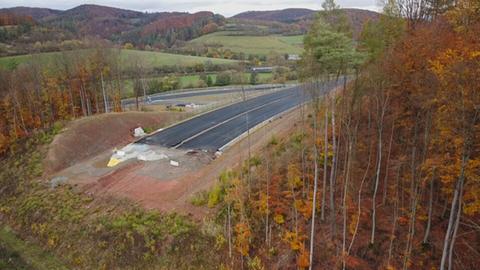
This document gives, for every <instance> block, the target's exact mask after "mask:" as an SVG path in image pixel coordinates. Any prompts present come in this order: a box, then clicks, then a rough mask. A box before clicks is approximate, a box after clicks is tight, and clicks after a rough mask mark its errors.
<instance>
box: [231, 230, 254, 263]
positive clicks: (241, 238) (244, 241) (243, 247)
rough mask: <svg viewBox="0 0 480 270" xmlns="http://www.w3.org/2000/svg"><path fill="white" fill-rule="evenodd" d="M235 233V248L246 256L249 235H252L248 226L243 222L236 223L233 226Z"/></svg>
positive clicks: (248, 246)
mask: <svg viewBox="0 0 480 270" xmlns="http://www.w3.org/2000/svg"><path fill="white" fill-rule="evenodd" d="M235 235H236V239H235V249H236V250H237V251H238V252H239V253H240V254H242V256H247V255H248V252H249V251H250V237H251V236H252V232H251V231H250V228H248V226H247V225H246V224H245V223H238V224H237V225H236V226H235Z"/></svg>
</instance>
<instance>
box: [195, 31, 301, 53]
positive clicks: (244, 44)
mask: <svg viewBox="0 0 480 270" xmlns="http://www.w3.org/2000/svg"><path fill="white" fill-rule="evenodd" d="M231 34H232V33H231V32H227V31H223V32H216V33H212V34H208V35H204V36H201V37H199V38H197V39H194V40H192V41H190V42H189V43H188V45H187V46H192V47H194V46H198V45H204V46H218V45H221V46H222V47H223V48H224V49H230V50H231V51H233V52H239V53H240V52H243V53H246V54H258V55H267V54H269V53H270V52H272V51H273V52H276V53H281V54H285V53H289V54H300V53H301V52H302V50H303V49H302V47H301V45H299V44H298V43H299V42H298V41H299V40H300V37H301V36H293V37H281V36H240V35H231Z"/></svg>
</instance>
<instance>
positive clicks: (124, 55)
mask: <svg viewBox="0 0 480 270" xmlns="http://www.w3.org/2000/svg"><path fill="white" fill-rule="evenodd" d="M88 51H89V50H86V49H83V50H75V51H66V52H48V53H39V54H28V55H18V56H7V57H0V67H2V68H5V69H12V68H14V67H15V66H17V65H19V64H23V63H26V62H29V61H37V62H39V63H42V64H43V65H46V66H53V65H54V64H55V61H56V59H58V58H59V57H61V56H62V54H63V53H65V54H82V53H87V52H88ZM120 60H121V63H122V66H124V67H132V65H133V64H134V61H133V60H141V61H142V62H144V63H145V64H146V65H147V68H154V67H165V66H180V67H187V66H194V65H196V64H205V63H207V62H210V63H212V64H217V65H223V64H227V65H228V64H232V65H233V64H235V63H237V61H235V60H228V59H217V58H208V57H198V56H188V55H180V54H170V53H162V52H150V51H139V50H121V51H120Z"/></svg>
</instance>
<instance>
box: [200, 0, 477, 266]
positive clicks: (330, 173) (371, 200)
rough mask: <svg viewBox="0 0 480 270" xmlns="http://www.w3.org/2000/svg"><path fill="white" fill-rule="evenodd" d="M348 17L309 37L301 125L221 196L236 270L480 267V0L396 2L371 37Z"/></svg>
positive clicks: (226, 183)
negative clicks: (327, 89) (352, 28)
mask: <svg viewBox="0 0 480 270" xmlns="http://www.w3.org/2000/svg"><path fill="white" fill-rule="evenodd" d="M324 7H325V8H326V10H328V11H329V12H328V13H327V14H330V15H331V14H335V13H338V12H341V11H339V10H338V6H337V5H336V4H335V2H334V1H326V2H325V4H324ZM323 16H325V15H323ZM327 16H329V15H327ZM336 18H337V20H336V23H334V24H332V23H325V22H326V21H331V20H328V19H326V18H323V17H322V16H320V17H318V18H317V21H316V23H315V24H314V25H313V26H312V28H311V30H310V32H309V34H308V35H307V37H306V38H305V53H304V55H303V59H302V69H303V70H302V72H301V74H300V75H301V76H303V78H304V81H305V88H306V89H307V90H308V91H309V92H310V93H311V95H313V96H314V102H313V103H312V105H311V106H306V107H304V108H303V109H302V111H301V114H302V119H303V120H302V121H301V123H299V124H298V127H297V129H298V130H297V132H296V133H295V134H294V135H292V136H291V137H289V138H287V139H279V138H272V139H271V142H270V144H269V145H268V146H267V147H266V148H265V149H264V152H263V154H262V155H260V156H254V157H250V159H249V160H248V161H247V162H245V164H244V165H243V167H242V169H240V170H234V171H230V172H228V173H226V174H225V175H223V176H222V177H221V178H220V180H219V182H218V184H217V186H216V187H215V188H214V189H213V190H212V191H211V192H210V194H209V196H208V200H207V202H208V204H209V205H210V206H211V207H213V206H216V207H219V208H220V209H221V210H220V212H219V216H218V219H219V222H221V223H223V224H224V226H225V243H226V244H225V245H226V246H227V248H228V252H229V253H228V254H229V258H230V259H229V260H230V265H231V267H232V268H233V269H235V268H237V267H235V265H237V266H238V265H244V266H247V265H248V267H250V268H249V269H285V268H289V269H295V268H299V269H307V268H308V269H476V268H478V265H479V263H480V262H479V259H478V258H479V256H478V255H479V250H480V246H479V243H480V241H479V239H480V238H479V237H480V231H479V229H480V227H479V225H480V219H479V218H480V216H479V210H480V197H479V194H480V193H479V192H480V189H479V188H480V181H479V180H480V156H479V154H480V145H479V138H480V119H479V116H480V115H479V113H480V89H479V87H480V80H479V78H478V74H479V72H480V35H479V33H480V4H479V2H478V1H470V0H464V1H409V0H397V1H388V3H387V4H386V5H385V9H384V16H383V17H382V18H381V19H380V20H379V21H378V22H377V23H370V24H368V25H367V26H366V27H365V29H364V31H363V33H362V37H361V41H360V42H359V43H358V44H354V43H353V42H351V41H350V40H351V37H350V36H349V35H350V32H349V30H348V25H345V24H344V23H342V21H344V20H342V19H341V18H342V16H338V14H337V17H336ZM439 33H441V34H439ZM332 48H335V49H332ZM352 74H353V75H352ZM332 79H333V80H342V81H344V87H342V88H341V89H339V90H338V91H336V92H334V93H330V94H328V95H326V96H325V97H322V96H321V95H319V94H318V91H315V90H320V91H321V90H322V87H323V86H324V85H325V84H326V83H327V82H328V81H330V80H332Z"/></svg>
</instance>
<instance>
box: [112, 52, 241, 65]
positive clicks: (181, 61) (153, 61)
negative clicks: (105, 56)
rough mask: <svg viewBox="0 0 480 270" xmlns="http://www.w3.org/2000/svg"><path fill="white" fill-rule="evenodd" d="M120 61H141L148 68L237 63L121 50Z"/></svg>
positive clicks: (225, 60)
mask: <svg viewBox="0 0 480 270" xmlns="http://www.w3.org/2000/svg"><path fill="white" fill-rule="evenodd" d="M120 57H121V60H122V62H124V63H128V62H130V60H131V59H135V58H137V59H142V60H143V61H145V63H146V64H147V65H149V66H150V67H160V66H183V67H185V66H194V65H196V64H205V63H206V62H211V63H212V64H218V65H221V64H235V63H237V61H235V60H228V59H218V58H208V57H199V56H189V55H180V54H170V53H162V52H149V51H138V50H122V51H121V54H120Z"/></svg>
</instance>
